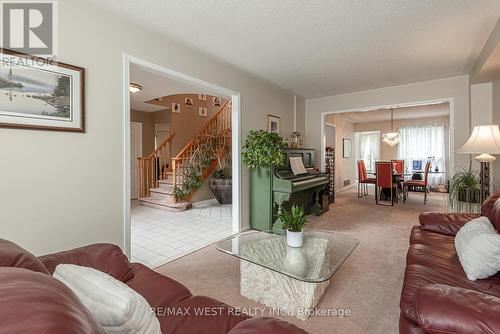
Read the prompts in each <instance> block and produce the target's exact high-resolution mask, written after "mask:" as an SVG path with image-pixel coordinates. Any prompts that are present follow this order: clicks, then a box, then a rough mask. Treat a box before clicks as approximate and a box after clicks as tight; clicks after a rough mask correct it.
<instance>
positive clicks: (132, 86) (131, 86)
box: [128, 82, 142, 93]
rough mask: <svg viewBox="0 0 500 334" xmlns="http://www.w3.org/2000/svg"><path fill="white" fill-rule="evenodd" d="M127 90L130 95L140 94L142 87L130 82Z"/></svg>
mask: <svg viewBox="0 0 500 334" xmlns="http://www.w3.org/2000/svg"><path fill="white" fill-rule="evenodd" d="M128 90H129V91H130V92H131V93H137V92H140V91H141V90H142V86H141V85H139V84H136V83H133V82H131V83H130V84H129V85H128Z"/></svg>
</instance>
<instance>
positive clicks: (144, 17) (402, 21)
mask: <svg viewBox="0 0 500 334" xmlns="http://www.w3.org/2000/svg"><path fill="white" fill-rule="evenodd" d="M93 1H94V2H95V3H97V4H98V5H100V6H102V7H104V8H107V9H109V10H111V11H113V12H114V13H116V14H118V15H120V16H122V17H124V18H126V19H128V20H130V21H133V22H135V23H137V24H139V25H141V26H143V27H145V28H146V29H149V30H151V31H155V32H159V33H162V34H164V35H166V36H168V37H170V38H171V39H174V40H176V41H178V42H179V43H181V44H183V45H187V46H188V47H191V48H193V49H196V50H199V51H201V52H204V53H206V54H208V55H211V56H213V57H215V58H218V59H220V60H222V61H225V62H227V63H230V64H233V65H235V66H236V67H239V68H241V69H243V70H245V71H248V72H251V73H253V74H255V75H257V76H259V77H261V78H264V79H266V80H268V81H270V82H272V83H274V84H276V85H278V86H281V87H283V88H285V89H287V90H289V91H292V92H294V93H296V94H299V95H301V96H304V97H306V98H310V97H319V96H326V95H333V94H339V93H345V92H352V91H358V90H364V89H370V88H379V87H387V86H392V85H397V84H404V83H410V82H417V81H423V80H430V79H437V78H443V77H449V76H454V75H461V74H466V73H468V72H469V71H470V69H471V68H472V65H473V63H474V61H475V59H476V57H477V55H478V54H479V53H480V51H481V49H482V46H483V45H484V43H485V41H486V40H487V38H488V36H489V34H490V33H491V31H492V29H493V27H494V25H495V23H496V21H497V19H498V17H499V15H500V1H499V0H405V1H403V0H356V1H353V0H335V1H331V0H315V1H303V0H287V1H282V0H253V1H243V0H239V1H237V0H233V1H227V0H211V1H196V0H169V1H155V0H143V1H136V0H93Z"/></svg>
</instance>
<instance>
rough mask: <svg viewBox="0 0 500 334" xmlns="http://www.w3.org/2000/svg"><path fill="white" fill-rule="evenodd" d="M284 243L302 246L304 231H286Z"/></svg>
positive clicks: (291, 245)
mask: <svg viewBox="0 0 500 334" xmlns="http://www.w3.org/2000/svg"><path fill="white" fill-rule="evenodd" d="M286 243H287V245H288V246H290V247H302V245H303V244H304V231H300V232H291V231H286Z"/></svg>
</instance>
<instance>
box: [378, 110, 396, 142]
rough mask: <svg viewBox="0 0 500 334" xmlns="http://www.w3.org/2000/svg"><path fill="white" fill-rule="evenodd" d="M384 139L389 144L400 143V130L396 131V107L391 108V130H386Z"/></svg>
mask: <svg viewBox="0 0 500 334" xmlns="http://www.w3.org/2000/svg"><path fill="white" fill-rule="evenodd" d="M382 141H383V142H384V143H386V144H387V145H389V146H391V147H394V146H396V145H397V144H399V141H400V138H399V132H397V131H394V109H393V108H391V132H386V133H384V134H383V135H382Z"/></svg>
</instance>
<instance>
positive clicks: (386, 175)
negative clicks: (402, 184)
mask: <svg viewBox="0 0 500 334" xmlns="http://www.w3.org/2000/svg"><path fill="white" fill-rule="evenodd" d="M375 170H376V172H377V179H376V183H375V201H376V203H377V204H380V205H391V206H393V205H394V195H395V194H397V190H398V189H397V184H396V183H394V179H393V175H392V162H390V161H377V162H376V163H375ZM384 188H385V189H390V192H391V199H390V201H391V204H383V203H379V202H380V201H379V197H380V195H379V192H380V191H381V189H384Z"/></svg>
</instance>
